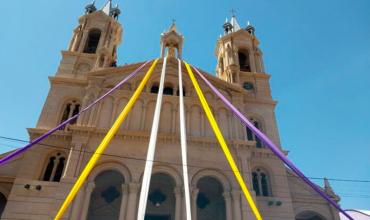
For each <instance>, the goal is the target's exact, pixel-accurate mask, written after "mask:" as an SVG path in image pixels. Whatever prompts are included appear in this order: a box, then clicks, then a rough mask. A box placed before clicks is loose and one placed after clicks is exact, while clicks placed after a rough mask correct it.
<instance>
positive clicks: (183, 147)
mask: <svg viewBox="0 0 370 220" xmlns="http://www.w3.org/2000/svg"><path fill="white" fill-rule="evenodd" d="M178 61H179V97H180V102H179V108H180V139H181V156H182V172H183V175H184V190H185V207H186V219H187V220H191V209H190V190H189V176H188V160H187V146H186V126H185V112H184V96H183V87H182V69H181V60H180V59H178ZM176 205H177V204H176Z"/></svg>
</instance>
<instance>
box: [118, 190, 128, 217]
mask: <svg viewBox="0 0 370 220" xmlns="http://www.w3.org/2000/svg"><path fill="white" fill-rule="evenodd" d="M121 187H122V199H121V207H120V210H119V219H125V214H126V212H127V210H126V206H127V202H128V198H127V195H128V193H127V192H128V185H127V184H122V186H121Z"/></svg>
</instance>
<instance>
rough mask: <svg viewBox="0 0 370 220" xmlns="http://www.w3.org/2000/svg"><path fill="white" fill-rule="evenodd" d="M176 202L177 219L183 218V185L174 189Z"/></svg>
mask: <svg viewBox="0 0 370 220" xmlns="http://www.w3.org/2000/svg"><path fill="white" fill-rule="evenodd" d="M174 193H175V198H176V203H175V220H181V210H182V205H181V202H182V193H181V187H176V188H175V190H174Z"/></svg>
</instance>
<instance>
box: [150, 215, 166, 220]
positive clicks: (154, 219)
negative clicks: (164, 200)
mask: <svg viewBox="0 0 370 220" xmlns="http://www.w3.org/2000/svg"><path fill="white" fill-rule="evenodd" d="M145 220H171V218H170V216H169V215H146V216H145Z"/></svg>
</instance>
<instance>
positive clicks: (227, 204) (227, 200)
mask: <svg viewBox="0 0 370 220" xmlns="http://www.w3.org/2000/svg"><path fill="white" fill-rule="evenodd" d="M222 195H223V196H224V199H225V207H226V220H232V215H231V213H232V211H231V199H230V192H224V193H223V194H222Z"/></svg>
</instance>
